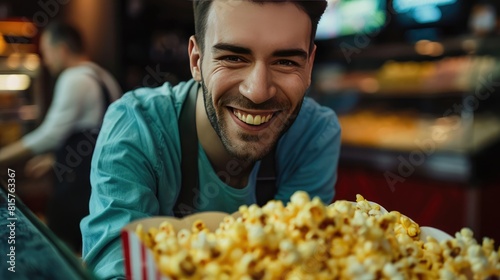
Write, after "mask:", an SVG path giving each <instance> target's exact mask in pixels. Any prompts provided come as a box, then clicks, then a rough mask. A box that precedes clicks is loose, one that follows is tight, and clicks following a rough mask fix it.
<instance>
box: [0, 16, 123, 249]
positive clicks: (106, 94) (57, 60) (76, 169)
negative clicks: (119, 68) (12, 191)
mask: <svg viewBox="0 0 500 280" xmlns="http://www.w3.org/2000/svg"><path fill="white" fill-rule="evenodd" d="M40 52H41V55H42V57H43V62H44V64H45V66H46V67H47V69H48V70H49V72H50V74H51V75H53V76H54V77H57V81H56V84H55V89H54V94H53V100H52V103H51V105H50V108H49V110H48V112H47V115H46V116H45V118H44V120H43V122H42V124H41V125H40V126H39V127H38V128H37V129H35V130H33V131H32V132H31V133H28V134H27V135H25V136H24V137H23V138H22V139H20V140H19V141H17V142H14V143H12V144H10V145H8V146H6V147H4V148H2V149H1V150H0V166H9V165H11V164H15V163H19V162H22V161H24V160H28V159H29V160H28V161H27V163H26V166H25V174H26V175H27V176H28V177H33V178H39V177H41V176H43V175H44V174H47V173H49V172H51V171H54V175H55V176H54V179H55V182H56V183H55V186H54V190H53V193H52V197H51V199H50V201H49V203H48V210H47V223H48V226H49V227H50V228H51V229H52V230H53V231H54V232H55V233H56V234H57V235H58V236H59V237H60V238H61V239H63V240H64V241H65V242H66V243H67V244H68V245H69V246H70V248H72V249H73V250H74V251H75V252H80V251H81V233H80V228H79V223H80V220H81V218H82V217H84V216H85V215H86V214H87V213H88V200H89V197H90V179H89V176H90V161H91V156H92V152H93V149H94V145H95V141H96V137H97V133H98V132H99V129H100V127H101V123H102V119H103V117H104V113H105V112H106V110H107V107H108V106H109V104H110V103H112V102H113V101H115V100H116V99H118V98H119V97H120V96H121V94H122V91H121V89H120V86H119V84H118V83H117V81H116V80H115V78H114V77H113V76H112V75H111V74H110V73H109V72H108V71H106V70H105V69H103V68H102V67H100V66H99V65H97V64H96V63H94V62H92V61H91V60H90V59H89V57H88V56H87V54H86V52H85V48H84V42H83V39H82V36H81V34H80V32H79V30H77V29H76V28H75V27H73V26H71V25H69V24H67V23H63V22H59V21H54V22H52V23H50V24H49V25H48V26H47V27H46V28H45V29H44V31H43V33H42V35H41V38H40Z"/></svg>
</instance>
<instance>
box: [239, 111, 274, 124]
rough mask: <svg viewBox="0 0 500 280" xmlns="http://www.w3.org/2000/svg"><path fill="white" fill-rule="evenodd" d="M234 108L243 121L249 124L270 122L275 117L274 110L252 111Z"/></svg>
mask: <svg viewBox="0 0 500 280" xmlns="http://www.w3.org/2000/svg"><path fill="white" fill-rule="evenodd" d="M232 109H233V114H234V115H235V116H236V117H237V118H238V119H239V120H240V121H242V122H244V123H246V124H249V125H261V124H263V123H266V122H268V121H269V120H270V119H271V118H272V117H273V114H274V113H273V112H259V113H251V112H248V111H243V110H239V109H235V108H232Z"/></svg>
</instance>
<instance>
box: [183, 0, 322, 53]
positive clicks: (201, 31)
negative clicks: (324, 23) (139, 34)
mask: <svg viewBox="0 0 500 280" xmlns="http://www.w3.org/2000/svg"><path fill="white" fill-rule="evenodd" d="M247 1H250V2H254V3H259V4H264V3H266V2H269V3H273V2H291V3H294V4H295V5H297V6H298V7H299V8H300V9H301V10H303V11H304V12H305V13H306V14H307V15H308V16H309V18H310V19H311V24H312V28H311V41H310V44H309V51H311V50H312V48H313V45H314V37H315V35H316V29H317V27H318V22H319V20H320V19H321V16H322V15H323V13H324V12H325V9H326V6H327V0H247ZM212 2H213V0H194V1H193V10H194V31H195V38H196V41H197V42H198V44H199V47H200V48H201V50H200V51H201V52H203V48H204V46H205V32H206V30H207V18H208V11H209V9H210V6H211V5H212Z"/></svg>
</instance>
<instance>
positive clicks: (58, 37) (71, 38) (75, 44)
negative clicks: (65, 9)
mask: <svg viewBox="0 0 500 280" xmlns="http://www.w3.org/2000/svg"><path fill="white" fill-rule="evenodd" d="M44 33H46V34H50V43H51V44H52V45H55V44H59V43H64V44H66V45H67V46H68V48H69V50H70V51H71V52H73V53H75V54H82V53H83V52H84V49H85V48H84V45H83V39H82V36H81V34H80V32H79V31H78V29H76V28H75V27H74V26H72V25H70V24H68V23H65V22H61V21H53V22H51V23H49V25H47V27H45V29H44Z"/></svg>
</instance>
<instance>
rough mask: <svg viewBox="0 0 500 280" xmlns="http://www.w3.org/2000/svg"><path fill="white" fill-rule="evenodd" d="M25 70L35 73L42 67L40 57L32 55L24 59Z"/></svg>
mask: <svg viewBox="0 0 500 280" xmlns="http://www.w3.org/2000/svg"><path fill="white" fill-rule="evenodd" d="M23 65H24V68H26V69H28V70H31V71H34V70H36V69H38V67H39V66H40V57H38V55H37V54H34V53H30V54H28V55H26V57H25V58H24V64H23Z"/></svg>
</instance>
